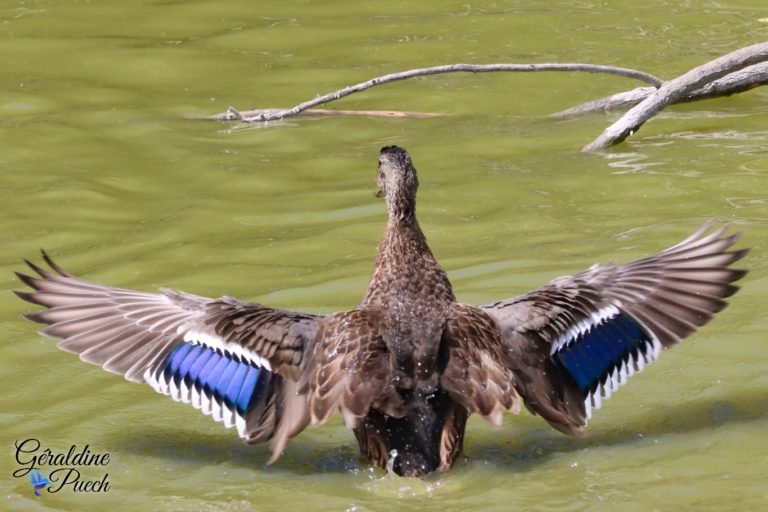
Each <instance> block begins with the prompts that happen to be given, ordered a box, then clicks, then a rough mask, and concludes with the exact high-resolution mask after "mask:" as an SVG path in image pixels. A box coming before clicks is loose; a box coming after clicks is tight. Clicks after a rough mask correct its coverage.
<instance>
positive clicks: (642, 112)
mask: <svg viewBox="0 0 768 512" xmlns="http://www.w3.org/2000/svg"><path fill="white" fill-rule="evenodd" d="M766 60H768V43H760V44H755V45H752V46H747V47H745V48H740V49H739V50H736V51H734V52H731V53H729V54H727V55H724V56H722V57H719V58H717V59H715V60H712V61H710V62H708V63H706V64H704V65H702V66H699V67H696V68H694V69H692V70H690V71H688V72H687V73H685V74H683V75H680V76H679V77H677V78H675V79H673V80H670V81H668V82H664V84H663V85H662V86H661V87H659V89H657V90H656V91H655V92H653V93H651V94H650V95H649V96H648V97H646V98H645V99H644V100H642V101H641V102H640V103H638V104H637V105H635V106H634V107H632V109H630V110H629V112H627V113H626V114H624V115H623V116H622V117H621V119H619V120H618V121H616V122H615V123H613V124H612V125H611V126H609V127H608V128H606V129H605V131H603V133H601V134H600V136H599V137H597V138H596V139H595V140H593V141H592V142H591V143H589V144H587V145H586V146H585V147H584V148H583V149H582V151H585V152H589V151H597V150H599V149H604V148H607V147H609V146H613V145H615V144H619V143H620V142H622V141H624V139H626V138H627V137H629V136H630V135H632V134H634V133H635V132H636V131H637V130H638V129H640V127H641V126H642V125H643V124H644V123H645V122H646V121H648V120H649V119H650V118H651V117H653V116H654V115H656V114H657V113H658V112H660V111H661V110H662V109H664V107H666V106H667V105H669V104H671V103H675V102H677V101H679V100H680V99H681V98H683V97H685V96H686V95H687V94H690V93H692V92H693V91H696V90H697V89H700V88H702V87H704V86H705V85H706V84H707V83H710V82H713V81H714V80H717V79H719V78H722V77H724V76H726V75H728V74H730V73H733V72H735V71H738V70H740V69H743V68H745V67H747V66H751V65H753V64H757V63H760V62H764V61H766Z"/></svg>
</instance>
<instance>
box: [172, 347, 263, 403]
mask: <svg viewBox="0 0 768 512" xmlns="http://www.w3.org/2000/svg"><path fill="white" fill-rule="evenodd" d="M162 368H163V377H164V378H165V380H166V382H171V380H173V381H174V382H175V383H176V385H177V387H180V384H181V382H182V381H183V382H184V383H185V384H186V386H187V387H188V388H190V389H191V388H195V389H197V390H198V391H199V392H200V393H205V394H207V395H208V396H210V397H211V398H212V399H213V400H216V401H219V402H223V403H224V404H226V405H227V406H229V407H230V408H234V409H236V410H237V412H238V413H239V414H240V415H241V416H245V414H246V412H248V410H249V409H250V408H251V407H252V406H253V405H254V404H255V403H256V402H257V401H258V399H259V397H260V396H261V394H262V393H263V392H264V391H265V390H266V389H267V388H269V384H270V383H271V381H272V378H273V377H274V374H272V373H271V372H269V371H267V370H265V369H263V368H260V367H258V366H255V365H253V364H251V363H249V362H247V361H244V360H241V359H240V358H238V357H237V356H234V355H232V354H229V353H227V352H222V351H220V350H215V349H212V348H210V347H207V346H205V345H200V344H193V343H190V342H184V343H180V344H179V345H178V346H176V347H174V348H173V350H171V352H170V353H169V354H168V355H167V356H166V358H165V361H163V363H162Z"/></svg>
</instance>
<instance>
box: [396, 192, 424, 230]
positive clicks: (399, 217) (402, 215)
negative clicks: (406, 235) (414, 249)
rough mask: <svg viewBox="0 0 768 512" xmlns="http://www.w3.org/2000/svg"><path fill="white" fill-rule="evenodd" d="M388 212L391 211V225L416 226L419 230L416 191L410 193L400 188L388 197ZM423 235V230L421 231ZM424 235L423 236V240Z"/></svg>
mask: <svg viewBox="0 0 768 512" xmlns="http://www.w3.org/2000/svg"><path fill="white" fill-rule="evenodd" d="M387 210H388V211H389V225H392V224H393V223H395V224H402V225H403V226H408V225H411V224H414V225H415V226H416V229H417V230H419V226H418V223H417V222H416V191H415V190H414V191H408V190H405V189H403V188H398V189H397V190H395V191H394V192H393V193H391V195H387ZM419 233H421V230H419ZM423 237H424V235H422V238H423Z"/></svg>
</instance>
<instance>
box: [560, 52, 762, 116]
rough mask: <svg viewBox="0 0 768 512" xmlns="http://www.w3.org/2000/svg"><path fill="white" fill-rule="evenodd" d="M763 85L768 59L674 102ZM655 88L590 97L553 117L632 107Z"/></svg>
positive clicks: (712, 96)
mask: <svg viewBox="0 0 768 512" xmlns="http://www.w3.org/2000/svg"><path fill="white" fill-rule="evenodd" d="M761 85H768V62H762V63H760V64H755V65H754V66H749V67H746V68H744V69H741V70H739V71H736V72H735V73H731V74H730V75H726V76H724V77H723V78H720V79H718V80H715V81H714V82H710V83H708V84H706V85H705V86H703V87H701V88H700V89H696V90H695V91H691V92H689V93H688V94H685V95H683V96H682V97H681V98H679V99H678V100H677V101H675V103H687V102H691V101H699V100H706V99H710V98H719V97H722V96H730V95H732V94H738V93H741V92H745V91H749V90H750V89H754V88H755V87H759V86H761ZM655 91H656V88H655V87H637V88H635V89H632V90H631V91H625V92H620V93H616V94H611V95H610V96H605V97H603V98H599V99H596V100H592V101H588V102H586V103H582V104H581V105H577V106H575V107H571V108H569V109H566V110H562V111H560V112H555V113H554V114H552V115H551V116H550V117H558V118H567V117H577V116H581V115H585V114H593V113H596V112H610V111H614V110H622V109H628V108H632V107H634V106H635V105H637V104H638V103H640V102H641V101H643V100H644V99H645V98H647V97H648V96H650V95H651V94H653V93H654V92H655Z"/></svg>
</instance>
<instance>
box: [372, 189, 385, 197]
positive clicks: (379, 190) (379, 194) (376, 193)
mask: <svg viewBox="0 0 768 512" xmlns="http://www.w3.org/2000/svg"><path fill="white" fill-rule="evenodd" d="M373 195H374V196H376V197H384V191H383V190H381V189H380V188H377V189H376V192H374V193H373Z"/></svg>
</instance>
